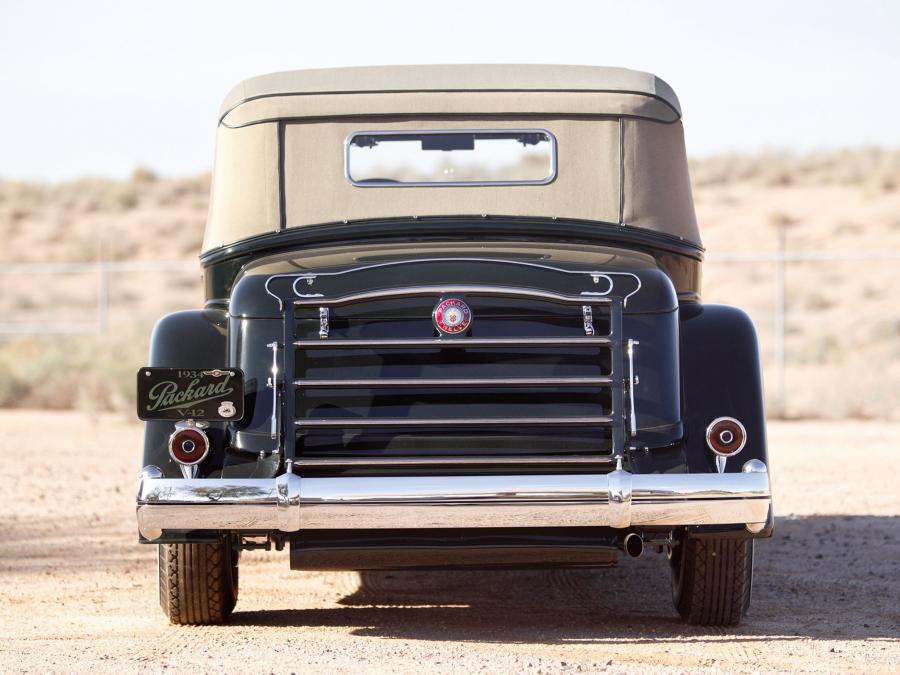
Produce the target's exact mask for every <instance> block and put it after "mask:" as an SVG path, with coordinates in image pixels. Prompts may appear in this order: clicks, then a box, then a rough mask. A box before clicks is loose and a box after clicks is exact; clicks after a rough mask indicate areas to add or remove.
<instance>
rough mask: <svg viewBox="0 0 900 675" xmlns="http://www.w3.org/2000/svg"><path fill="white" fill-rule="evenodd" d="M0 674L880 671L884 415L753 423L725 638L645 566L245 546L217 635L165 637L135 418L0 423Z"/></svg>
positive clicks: (891, 471) (897, 575) (899, 579)
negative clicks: (569, 566)
mask: <svg viewBox="0 0 900 675" xmlns="http://www.w3.org/2000/svg"><path fill="white" fill-rule="evenodd" d="M0 429H2V430H3V433H2V434H0V458H2V467H3V470H2V472H0V498H2V503H0V504H2V505H0V670H2V671H3V672H9V671H23V672H40V673H45V672H60V671H72V670H88V669H91V670H93V671H95V672H115V673H121V672H133V671H142V672H144V671H150V672H162V671H164V670H165V671H168V672H171V671H180V670H184V671H192V672H197V671H199V672H226V671H227V672H279V673H281V672H285V673H286V672H301V671H327V672H360V671H366V672H368V671H382V672H408V671H446V672H464V673H472V672H491V673H498V672H535V673H540V672H543V673H547V672H581V671H591V672H596V671H609V672H642V673H643V672H659V671H670V670H675V671H686V670H689V671H692V672H694V671H711V672H714V671H723V670H728V671H817V672H821V671H831V672H849V671H861V672H898V671H900V495H898V487H900V485H898V484H900V481H898V477H900V471H898V469H897V462H898V459H900V457H898V455H897V441H896V439H897V438H898V437H900V424H884V423H863V422H853V423H836V422H830V423H820V422H816V423H812V422H811V423H776V424H772V425H771V427H770V446H771V456H772V463H773V465H774V479H775V499H776V509H777V515H778V523H777V527H776V534H775V536H774V538H773V539H771V540H769V541H764V542H761V543H760V544H759V545H758V546H757V550H756V579H755V584H754V589H753V604H752V608H751V614H750V615H749V616H748V618H747V620H746V622H745V624H744V625H743V626H742V627H741V628H740V629H737V630H730V631H727V630H720V629H704V628H693V627H688V626H685V625H683V624H682V623H681V622H680V621H679V620H678V619H677V618H676V615H675V613H674V610H673V609H672V606H671V602H670V598H669V576H668V569H667V565H666V561H665V559H664V558H663V557H662V556H658V555H655V554H649V555H645V556H644V557H643V558H641V559H640V560H622V561H620V566H619V567H618V568H616V569H613V570H598V571H583V570H579V571H521V572H440V573H438V572H429V573H419V572H417V573H378V574H374V573H366V574H364V575H359V574H356V573H351V572H347V573H314V572H305V573H301V572H291V571H290V570H289V569H288V560H287V553H286V552H284V553H274V552H272V553H266V552H251V553H245V554H244V556H243V558H242V561H241V596H240V600H239V601H238V605H237V610H236V612H235V614H234V618H233V620H232V622H231V623H230V624H229V625H227V626H217V627H203V628H184V627H182V628H178V627H174V626H169V625H168V624H167V622H166V620H165V618H164V616H163V614H162V612H161V611H160V610H159V608H158V606H157V597H156V593H157V588H156V548H155V547H152V546H139V545H138V544H137V543H136V534H135V523H134V510H133V499H134V495H133V489H134V478H135V476H136V474H137V471H138V468H139V467H138V464H139V457H140V443H141V429H140V426H139V425H137V424H135V423H132V422H129V421H127V420H124V419H123V418H120V417H114V416H107V417H100V418H91V417H88V416H86V415H83V414H80V413H54V414H47V413H40V412H23V411H0Z"/></svg>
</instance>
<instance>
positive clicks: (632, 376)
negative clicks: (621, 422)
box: [626, 338, 641, 438]
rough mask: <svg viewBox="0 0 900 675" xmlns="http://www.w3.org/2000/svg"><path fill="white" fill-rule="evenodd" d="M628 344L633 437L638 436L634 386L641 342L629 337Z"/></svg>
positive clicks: (629, 408) (629, 425)
mask: <svg viewBox="0 0 900 675" xmlns="http://www.w3.org/2000/svg"><path fill="white" fill-rule="evenodd" d="M627 344H628V346H627V348H626V352H627V355H628V399H629V404H628V430H629V431H630V432H631V437H632V438H634V437H635V436H637V411H636V410H635V406H634V387H635V385H636V384H637V377H635V374H634V348H635V347H636V346H637V345H639V344H641V343H640V342H638V341H637V340H632V339H631V338H628V343H627Z"/></svg>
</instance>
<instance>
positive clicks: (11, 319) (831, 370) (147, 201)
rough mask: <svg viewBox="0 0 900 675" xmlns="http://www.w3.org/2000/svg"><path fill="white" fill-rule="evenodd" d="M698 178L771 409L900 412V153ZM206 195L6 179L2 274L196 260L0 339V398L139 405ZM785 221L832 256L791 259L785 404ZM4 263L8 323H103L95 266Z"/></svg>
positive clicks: (791, 236)
mask: <svg viewBox="0 0 900 675" xmlns="http://www.w3.org/2000/svg"><path fill="white" fill-rule="evenodd" d="M691 172H692V177H693V181H694V196H695V200H696V203H697V212H698V216H699V219H700V222H701V227H702V232H703V237H704V243H705V245H706V247H707V258H708V263H707V264H706V265H705V269H704V282H703V289H704V300H705V301H707V302H726V303H730V304H735V305H739V306H741V307H743V308H745V309H746V310H747V311H749V312H750V313H751V315H752V316H753V318H754V321H755V322H756V324H757V328H758V330H759V334H760V341H761V349H762V355H763V362H764V366H765V368H766V380H767V385H768V393H769V406H770V411H772V412H773V413H774V412H778V413H783V414H785V415H787V416H805V417H843V416H853V417H880V418H893V419H900V303H898V302H897V300H896V294H897V292H898V290H900V272H898V269H900V258H898V255H900V151H889V150H881V149H860V150H852V151H843V152H831V153H822V154H813V155H803V156H791V155H786V154H764V155H756V156H723V157H713V158H707V159H700V160H695V161H693V162H692V163H691ZM208 190H209V179H208V176H199V177H195V178H163V177H158V176H156V175H154V174H153V173H152V172H151V171H148V170H146V169H138V170H136V171H135V173H134V175H133V176H132V178H131V179H130V180H127V181H111V180H103V179H83V180H79V181H75V182H70V183H64V184H57V185H44V184H36V183H22V182H16V181H0V234H2V241H3V243H2V247H0V269H3V266H4V265H6V266H8V265H10V264H19V263H45V262H81V261H93V260H98V259H103V260H106V261H154V260H167V261H171V260H180V261H185V262H186V263H187V264H186V265H185V268H184V269H183V270H181V271H172V272H167V273H159V272H141V273H128V274H124V273H123V274H114V275H112V276H111V277H110V282H111V283H110V286H109V291H108V292H109V299H110V308H109V315H108V322H107V325H108V331H107V332H106V333H105V334H102V335H92V334H89V333H75V334H70V333H60V334H57V335H55V336H51V337H47V336H45V337H42V338H38V339H36V338H35V337H33V336H28V335H26V336H18V337H16V336H9V335H7V337H5V338H2V341H0V405H22V406H28V405H32V406H33V405H48V406H51V407H71V406H91V407H100V408H109V407H114V408H115V407H123V408H130V403H129V395H130V389H131V386H132V374H131V373H132V371H133V368H134V367H136V366H138V365H140V362H141V361H142V360H143V354H144V351H145V349H146V343H147V337H146V336H147V333H148V331H149V328H150V327H151V326H152V323H153V321H154V320H155V318H156V317H158V316H159V315H160V314H161V313H162V312H164V311H170V310H172V309H179V308H186V307H194V306H197V305H198V304H199V303H200V302H201V291H200V275H199V266H198V267H196V268H193V267H192V266H191V265H190V264H189V263H190V261H195V260H196V255H197V252H198V250H199V247H200V241H201V238H202V231H203V225H204V221H205V218H206V208H207V196H208ZM780 229H783V230H784V233H785V241H786V244H787V249H788V251H789V252H798V253H799V252H810V251H812V252H817V255H818V256H819V257H820V258H821V256H822V255H825V256H826V259H817V260H801V261H793V262H790V263H789V264H788V266H787V274H786V280H787V285H786V306H787V318H786V357H787V364H788V366H787V371H786V379H785V385H786V390H787V393H788V396H787V401H786V404H785V405H784V406H783V407H782V406H781V402H780V401H779V400H778V392H779V386H778V384H779V378H778V377H777V373H776V372H775V371H774V369H773V363H774V342H775V341H774V325H773V316H774V311H773V310H774V302H775V297H776V289H775V283H774V279H775V264H774V262H773V261H772V260H771V259H769V258H767V256H770V254H772V253H773V252H775V251H776V250H777V247H778V233H779V230H780ZM873 254H874V255H873ZM828 256H831V258H828ZM878 256H881V257H878ZM736 257H738V258H740V259H736ZM832 258H833V259H832ZM31 269H32V271H34V268H31ZM6 270H7V272H6V273H3V274H0V311H2V318H0V325H2V326H4V327H6V328H7V329H9V327H10V326H14V325H18V326H20V327H21V326H22V325H23V324H24V323H28V324H35V323H37V324H39V325H42V326H46V327H49V328H52V329H53V330H58V331H66V330H69V331H91V330H93V327H94V326H95V325H96V303H97V293H98V282H97V276H96V274H94V273H89V272H83V271H73V272H70V273H65V274H49V273H38V274H28V275H24V274H23V273H22V271H21V270H12V271H10V268H9V267H7V268H6Z"/></svg>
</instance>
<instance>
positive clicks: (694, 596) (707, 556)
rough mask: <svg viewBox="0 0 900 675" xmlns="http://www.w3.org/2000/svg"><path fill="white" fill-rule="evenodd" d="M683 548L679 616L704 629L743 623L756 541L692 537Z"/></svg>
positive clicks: (748, 602)
mask: <svg viewBox="0 0 900 675" xmlns="http://www.w3.org/2000/svg"><path fill="white" fill-rule="evenodd" d="M680 546H681V547H682V551H681V556H682V557H683V560H680V561H679V562H680V565H681V572H680V574H681V575H683V576H682V579H681V583H680V589H679V590H678V591H677V592H676V594H675V598H674V600H675V606H676V608H677V609H678V613H679V614H681V616H682V617H683V618H684V619H685V620H686V621H687V622H688V623H691V624H698V625H702V626H737V625H738V624H740V622H741V619H742V618H743V616H744V614H745V612H746V611H747V608H748V607H749V605H750V588H751V585H752V577H753V540H751V539H714V538H710V539H700V538H689V539H686V540H685V541H684V542H683V543H682V544H680Z"/></svg>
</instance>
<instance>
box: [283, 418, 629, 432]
mask: <svg viewBox="0 0 900 675" xmlns="http://www.w3.org/2000/svg"><path fill="white" fill-rule="evenodd" d="M612 423H613V418H612V417H611V416H609V415H585V416H581V417H465V418H463V417H451V418H444V417H422V418H419V419H416V418H414V417H315V418H304V419H298V420H295V421H294V425H295V426H297V427H299V428H312V427H315V428H346V429H361V428H364V427H365V428H368V427H512V426H520V427H556V426H566V427H578V426H591V425H594V426H609V425H611V424H612Z"/></svg>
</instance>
